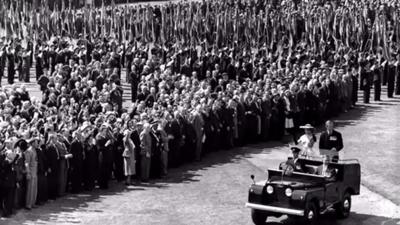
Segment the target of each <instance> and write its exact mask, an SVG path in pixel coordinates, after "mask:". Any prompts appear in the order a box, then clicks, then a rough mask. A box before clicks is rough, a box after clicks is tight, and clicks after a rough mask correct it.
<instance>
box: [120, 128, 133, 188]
mask: <svg viewBox="0 0 400 225" xmlns="http://www.w3.org/2000/svg"><path fill="white" fill-rule="evenodd" d="M132 132H133V130H126V131H125V132H124V139H123V144H124V152H123V154H122V156H123V157H124V174H125V176H126V182H125V184H126V185H130V184H132V176H133V175H135V174H136V165H135V163H136V160H135V159H136V158H135V144H134V143H133V140H132V139H131V135H132Z"/></svg>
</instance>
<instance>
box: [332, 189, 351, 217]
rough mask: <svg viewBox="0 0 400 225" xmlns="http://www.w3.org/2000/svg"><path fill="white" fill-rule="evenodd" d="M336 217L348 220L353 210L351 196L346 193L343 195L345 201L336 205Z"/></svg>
mask: <svg viewBox="0 0 400 225" xmlns="http://www.w3.org/2000/svg"><path fill="white" fill-rule="evenodd" d="M335 210H336V215H337V216H338V217H339V218H341V219H344V218H347V217H349V215H350V210H351V195H350V194H349V193H348V192H346V193H345V194H344V195H343V200H342V201H341V202H339V203H337V204H336V205H335Z"/></svg>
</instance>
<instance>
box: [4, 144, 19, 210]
mask: <svg viewBox="0 0 400 225" xmlns="http://www.w3.org/2000/svg"><path fill="white" fill-rule="evenodd" d="M13 144H14V142H13V141H12V139H6V140H5V142H4V145H5V148H4V150H2V151H1V152H0V176H1V182H0V209H2V211H3V216H5V217H8V216H10V215H11V214H12V213H13V210H14V208H15V197H16V196H15V191H16V185H17V174H16V171H15V168H14V167H15V163H16V161H17V159H18V157H19V155H18V154H16V153H15V152H14V150H13Z"/></svg>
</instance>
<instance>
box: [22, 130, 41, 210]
mask: <svg viewBox="0 0 400 225" xmlns="http://www.w3.org/2000/svg"><path fill="white" fill-rule="evenodd" d="M38 141H39V139H38V138H36V137H33V138H31V139H29V140H28V144H29V145H30V147H29V148H28V149H27V150H26V151H25V152H24V156H25V168H26V180H27V183H26V205H25V207H26V208H27V209H31V208H32V207H33V206H34V205H35V203H36V199H37V192H38V177H37V172H38V158H37V153H36V151H37V149H38V147H39V146H38Z"/></svg>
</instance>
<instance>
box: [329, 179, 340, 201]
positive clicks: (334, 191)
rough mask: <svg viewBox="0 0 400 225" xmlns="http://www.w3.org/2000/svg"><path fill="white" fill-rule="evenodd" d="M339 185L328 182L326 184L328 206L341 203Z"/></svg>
mask: <svg viewBox="0 0 400 225" xmlns="http://www.w3.org/2000/svg"><path fill="white" fill-rule="evenodd" d="M339 192H340V191H339V185H338V182H335V181H327V182H326V183H325V203H326V205H327V206H329V205H332V204H334V203H336V202H337V201H339V199H340V193H339Z"/></svg>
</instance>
